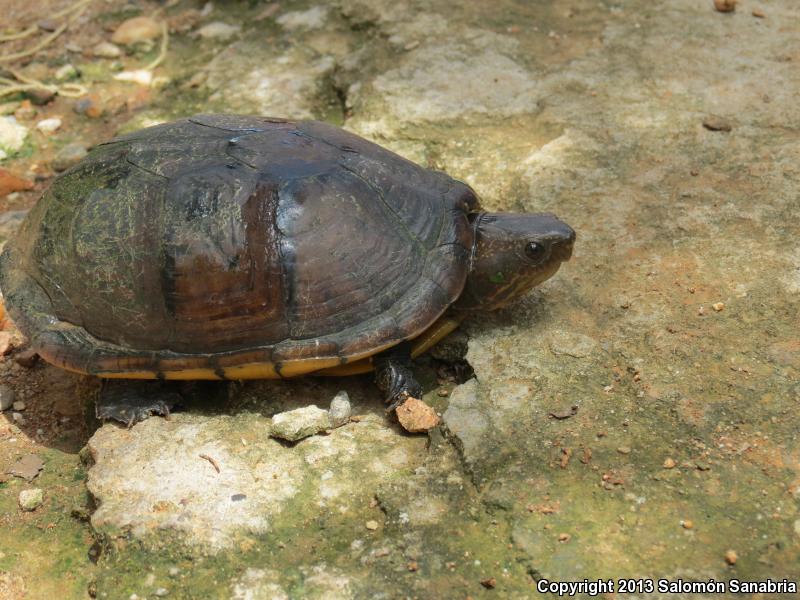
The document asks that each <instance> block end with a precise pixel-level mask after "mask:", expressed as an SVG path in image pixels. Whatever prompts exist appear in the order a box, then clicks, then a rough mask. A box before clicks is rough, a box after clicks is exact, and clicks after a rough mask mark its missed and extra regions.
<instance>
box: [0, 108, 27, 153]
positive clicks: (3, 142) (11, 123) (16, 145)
mask: <svg viewBox="0 0 800 600" xmlns="http://www.w3.org/2000/svg"><path fill="white" fill-rule="evenodd" d="M27 136H28V128H27V127H25V126H24V125H20V124H19V123H17V119H16V118H15V117H10V116H9V117H0V149H3V150H5V151H6V152H7V153H9V154H10V153H12V152H17V151H18V150H20V149H21V148H22V145H23V144H24V143H25V138H26V137H27Z"/></svg>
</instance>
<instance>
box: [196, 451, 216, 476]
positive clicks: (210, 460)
mask: <svg viewBox="0 0 800 600" xmlns="http://www.w3.org/2000/svg"><path fill="white" fill-rule="evenodd" d="M200 458H204V459H206V460H207V461H208V462H210V463H211V466H212V467H214V470H215V471H216V472H217V473H219V465H218V464H217V461H215V460H214V459H213V458H211V457H210V456H209V455H208V454H201V455H200Z"/></svg>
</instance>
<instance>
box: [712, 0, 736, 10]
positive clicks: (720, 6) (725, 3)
mask: <svg viewBox="0 0 800 600" xmlns="http://www.w3.org/2000/svg"><path fill="white" fill-rule="evenodd" d="M714 8H716V9H717V11H719V12H721V13H729V12H733V11H735V10H736V0H714Z"/></svg>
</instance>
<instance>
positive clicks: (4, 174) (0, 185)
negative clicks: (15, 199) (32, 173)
mask: <svg viewBox="0 0 800 600" xmlns="http://www.w3.org/2000/svg"><path fill="white" fill-rule="evenodd" d="M32 188H33V182H32V181H28V180H27V179H24V178H22V177H17V176H16V175H14V174H13V173H11V172H10V171H6V170H5V169H0V198H3V197H4V196H7V195H8V194H12V193H14V192H21V191H24V190H30V189H32Z"/></svg>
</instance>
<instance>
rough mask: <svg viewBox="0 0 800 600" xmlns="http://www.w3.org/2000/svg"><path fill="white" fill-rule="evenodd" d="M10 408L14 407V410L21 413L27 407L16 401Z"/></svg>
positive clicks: (20, 401)
mask: <svg viewBox="0 0 800 600" xmlns="http://www.w3.org/2000/svg"><path fill="white" fill-rule="evenodd" d="M12 406H13V407H14V410H18V411H20V412H22V411H23V410H25V409H26V408H27V406H26V405H25V403H24V402H23V401H22V400H17V401H16V402H14V404H13V405H12Z"/></svg>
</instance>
